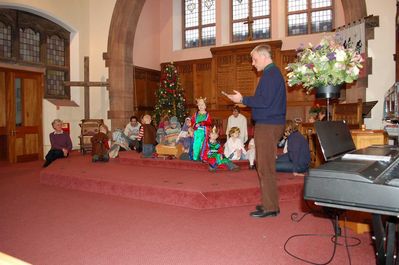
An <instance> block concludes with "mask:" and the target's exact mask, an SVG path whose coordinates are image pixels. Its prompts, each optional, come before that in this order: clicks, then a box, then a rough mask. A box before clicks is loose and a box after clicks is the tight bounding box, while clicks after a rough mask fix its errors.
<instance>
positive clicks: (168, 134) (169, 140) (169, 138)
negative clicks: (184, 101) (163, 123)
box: [161, 116, 181, 146]
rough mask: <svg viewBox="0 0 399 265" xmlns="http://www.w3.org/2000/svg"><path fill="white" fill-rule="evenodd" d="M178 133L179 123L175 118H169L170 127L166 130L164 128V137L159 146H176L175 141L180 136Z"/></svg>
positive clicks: (179, 129)
mask: <svg viewBox="0 0 399 265" xmlns="http://www.w3.org/2000/svg"><path fill="white" fill-rule="evenodd" d="M180 131H181V127H180V123H179V121H178V120H177V117H175V116H173V117H172V118H170V126H169V127H168V128H165V136H164V138H163V141H162V142H161V144H163V145H168V146H174V145H176V140H177V137H178V136H179V134H180Z"/></svg>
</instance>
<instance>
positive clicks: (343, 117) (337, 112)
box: [332, 99, 363, 129]
mask: <svg viewBox="0 0 399 265" xmlns="http://www.w3.org/2000/svg"><path fill="white" fill-rule="evenodd" d="M362 107H363V104H362V100H361V99H359V100H358V102H356V103H344V104H338V103H335V104H333V107H332V120H333V121H344V122H345V123H346V124H347V125H348V127H349V129H360V128H361V127H362V124H363V117H362Z"/></svg>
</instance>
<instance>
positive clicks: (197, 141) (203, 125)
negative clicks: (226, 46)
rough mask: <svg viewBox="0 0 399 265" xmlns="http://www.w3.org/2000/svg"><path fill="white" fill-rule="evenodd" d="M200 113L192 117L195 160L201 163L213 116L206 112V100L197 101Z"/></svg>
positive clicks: (199, 99)
mask: <svg viewBox="0 0 399 265" xmlns="http://www.w3.org/2000/svg"><path fill="white" fill-rule="evenodd" d="M197 107H198V111H197V112H196V113H194V115H193V116H192V117H191V124H192V126H193V129H194V141H193V160H194V161H200V160H201V158H202V157H204V150H205V146H206V142H207V139H208V137H209V131H210V127H211V124H212V121H211V116H210V115H209V113H208V112H207V111H206V98H198V99H197Z"/></svg>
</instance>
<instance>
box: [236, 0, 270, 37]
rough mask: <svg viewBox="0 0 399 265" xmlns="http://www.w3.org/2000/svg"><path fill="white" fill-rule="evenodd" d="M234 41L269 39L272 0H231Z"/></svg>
mask: <svg viewBox="0 0 399 265" xmlns="http://www.w3.org/2000/svg"><path fill="white" fill-rule="evenodd" d="M231 6H232V13H233V20H232V25H231V26H232V30H231V32H232V37H231V39H232V41H233V42H237V41H245V40H259V39H269V38H270V37H271V36H270V0H231Z"/></svg>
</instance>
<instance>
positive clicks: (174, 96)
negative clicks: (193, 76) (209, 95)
mask: <svg viewBox="0 0 399 265" xmlns="http://www.w3.org/2000/svg"><path fill="white" fill-rule="evenodd" d="M155 96H156V98H157V103H156V105H155V108H154V115H153V120H155V121H156V122H157V124H159V122H160V120H161V119H162V117H164V116H166V115H167V116H168V117H169V118H170V117H172V116H176V117H177V119H178V120H179V122H180V123H181V124H182V123H183V122H184V119H185V117H186V116H187V111H186V106H185V103H186V100H185V98H184V90H183V88H182V87H181V85H180V78H179V75H178V73H177V69H176V67H175V66H174V65H173V63H171V64H167V65H166V66H165V67H164V68H163V70H162V72H161V79H160V82H159V89H158V90H157V91H156V92H155Z"/></svg>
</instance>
